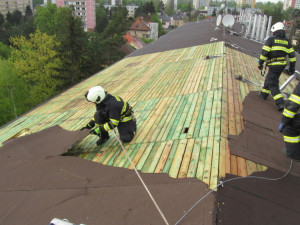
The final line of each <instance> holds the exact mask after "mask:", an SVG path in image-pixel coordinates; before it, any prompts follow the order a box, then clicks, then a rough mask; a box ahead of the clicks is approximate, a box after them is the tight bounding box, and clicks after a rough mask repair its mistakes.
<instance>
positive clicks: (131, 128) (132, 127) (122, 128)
mask: <svg viewBox="0 0 300 225" xmlns="http://www.w3.org/2000/svg"><path fill="white" fill-rule="evenodd" d="M94 118H95V123H96V125H98V126H100V125H103V124H105V123H107V122H110V120H109V118H108V117H107V116H105V115H103V114H101V113H99V111H97V112H96V113H95V115H94ZM117 128H118V131H119V135H120V139H121V141H122V142H123V143H128V142H130V141H131V140H132V139H133V137H134V135H135V132H136V120H135V119H132V120H129V121H127V122H120V123H119V124H118V126H117ZM100 136H101V137H103V138H108V137H109V134H108V132H101V134H100Z"/></svg>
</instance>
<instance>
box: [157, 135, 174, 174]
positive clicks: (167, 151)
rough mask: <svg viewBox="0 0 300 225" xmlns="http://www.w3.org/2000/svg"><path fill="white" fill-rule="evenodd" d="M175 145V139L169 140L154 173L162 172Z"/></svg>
mask: <svg viewBox="0 0 300 225" xmlns="http://www.w3.org/2000/svg"><path fill="white" fill-rule="evenodd" d="M172 146H173V140H170V141H167V143H166V145H165V147H164V149H163V152H162V154H161V157H160V159H159V162H158V163H157V166H156V168H155V171H154V173H162V172H163V169H164V167H165V164H166V162H167V159H168V157H169V154H170V152H171V149H172Z"/></svg>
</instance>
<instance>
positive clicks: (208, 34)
mask: <svg viewBox="0 0 300 225" xmlns="http://www.w3.org/2000/svg"><path fill="white" fill-rule="evenodd" d="M233 28H234V31H235V32H236V33H239V32H241V30H242V26H241V25H240V24H235V25H234V26H233ZM218 41H225V42H228V43H229V44H230V45H229V46H231V45H234V46H232V47H233V48H238V50H239V51H242V52H245V53H246V54H249V55H252V56H254V57H256V58H258V57H259V55H260V53H261V48H262V44H261V43H258V42H255V41H251V40H249V39H246V38H243V37H242V36H236V35H231V34H230V32H229V31H225V30H224V29H222V28H218V29H216V20H215V19H209V20H201V21H200V22H199V23H197V22H192V23H186V24H184V25H182V26H181V27H179V28H178V29H176V30H173V31H172V32H169V33H167V34H166V35H164V36H162V37H160V38H159V39H158V40H156V41H155V42H152V43H150V44H149V45H146V46H145V47H144V48H142V49H140V50H138V51H135V52H133V53H131V54H130V55H129V56H127V57H131V56H138V55H144V54H150V53H155V52H161V51H167V50H174V49H179V48H187V47H191V46H195V45H203V44H209V43H212V42H218Z"/></svg>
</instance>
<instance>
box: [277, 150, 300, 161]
mask: <svg viewBox="0 0 300 225" xmlns="http://www.w3.org/2000/svg"><path fill="white" fill-rule="evenodd" d="M281 153H282V154H283V155H285V156H286V157H289V158H290V159H292V160H294V161H296V162H300V157H291V156H289V155H288V153H287V151H286V148H283V149H282V150H281Z"/></svg>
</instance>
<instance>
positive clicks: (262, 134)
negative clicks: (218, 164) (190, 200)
mask: <svg viewBox="0 0 300 225" xmlns="http://www.w3.org/2000/svg"><path fill="white" fill-rule="evenodd" d="M258 93H259V92H251V93H249V94H248V95H247V97H246V99H245V101H244V102H243V109H244V110H243V112H242V116H243V119H244V131H243V133H242V134H241V135H239V136H233V137H230V152H231V154H234V155H238V156H240V157H243V158H246V159H249V160H252V161H254V162H259V163H261V164H263V165H266V166H268V167H271V168H275V169H277V170H280V171H282V172H286V171H287V170H288V169H289V167H290V161H291V160H290V159H289V158H288V157H285V156H284V155H283V153H282V149H283V148H284V147H285V144H284V142H283V136H282V134H281V133H280V132H279V131H278V124H279V121H280V120H281V117H282V113H281V112H278V111H277V110H276V106H275V104H274V102H273V100H272V99H271V98H268V99H267V100H265V101H264V100H262V99H261V98H259V96H258ZM274 121H278V122H277V123H276V122H274ZM265 149H267V150H265ZM291 173H292V174H293V175H295V176H298V177H300V163H297V162H295V163H294V166H293V170H292V172H291Z"/></svg>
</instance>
